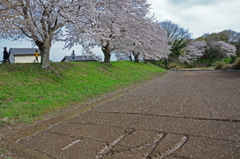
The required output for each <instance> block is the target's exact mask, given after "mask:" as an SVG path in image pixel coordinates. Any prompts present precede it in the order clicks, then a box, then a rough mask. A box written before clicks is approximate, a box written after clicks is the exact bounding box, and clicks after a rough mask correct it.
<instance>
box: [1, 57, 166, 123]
mask: <svg viewBox="0 0 240 159" xmlns="http://www.w3.org/2000/svg"><path fill="white" fill-rule="evenodd" d="M111 64H112V65H111V66H107V65H105V64H104V63H98V62H86V63H84V62H80V63H51V65H52V69H51V70H43V69H41V68H40V66H39V65H38V64H6V65H4V64H2V65H0V90H1V91H0V119H4V118H7V119H8V121H19V122H26V123H31V122H34V121H36V120H39V119H43V118H44V117H43V116H44V115H46V114H51V113H53V112H54V111H57V110H61V109H64V108H68V107H69V106H72V105H77V104H79V103H82V102H84V101H86V100H88V99H91V98H95V97H99V96H101V95H103V94H105V93H108V92H111V91H114V90H117V89H119V88H124V87H127V86H131V85H132V84H136V83H140V82H143V81H146V80H149V79H151V78H153V77H154V76H155V75H156V74H159V73H162V72H165V71H166V70H164V69H162V68H159V67H156V66H154V65H151V64H148V65H146V64H143V63H140V64H137V63H135V62H123V61H121V62H111Z"/></svg>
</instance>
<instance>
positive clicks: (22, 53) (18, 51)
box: [9, 48, 41, 63]
mask: <svg viewBox="0 0 240 159" xmlns="http://www.w3.org/2000/svg"><path fill="white" fill-rule="evenodd" d="M36 50H37V51H38V53H40V51H39V49H37V48H10V50H9V54H10V57H9V59H10V62H11V63H33V62H34V60H35V59H36V57H35V55H34V53H35V52H36ZM38 62H39V63H40V62H41V55H39V56H38Z"/></svg>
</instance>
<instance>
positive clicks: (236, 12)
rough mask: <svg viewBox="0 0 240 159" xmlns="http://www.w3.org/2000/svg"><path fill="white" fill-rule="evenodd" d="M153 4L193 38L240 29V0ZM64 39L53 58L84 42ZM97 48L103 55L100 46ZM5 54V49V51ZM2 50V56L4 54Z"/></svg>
mask: <svg viewBox="0 0 240 159" xmlns="http://www.w3.org/2000/svg"><path fill="white" fill-rule="evenodd" d="M148 3H150V4H152V6H151V8H152V9H151V12H152V13H155V17H156V19H157V20H159V21H164V20H171V21H172V22H174V23H177V24H179V25H180V26H181V27H183V28H185V29H189V32H190V33H192V37H193V38H197V37H199V36H202V35H203V34H205V33H213V32H220V31H223V30H226V29H231V30H234V31H237V32H240V0H148ZM63 45H64V43H56V44H54V45H53V46H52V48H51V50H50V59H51V60H53V61H61V59H63V57H64V56H65V55H70V54H71V52H72V50H75V52H76V55H80V54H81V46H76V47H74V48H72V49H71V50H67V49H65V50H62V48H63ZM4 46H7V47H8V48H11V47H12V48H31V47H32V45H31V43H29V42H25V41H24V42H18V41H8V40H0V48H1V49H2V50H3V47H4ZM93 52H95V53H97V54H100V55H102V57H103V54H102V53H101V50H100V49H94V50H93ZM1 54H2V51H1ZM1 54H0V58H1V57H2V55H1Z"/></svg>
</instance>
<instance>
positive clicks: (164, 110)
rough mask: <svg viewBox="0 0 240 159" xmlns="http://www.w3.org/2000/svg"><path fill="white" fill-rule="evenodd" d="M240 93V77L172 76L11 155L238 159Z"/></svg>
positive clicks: (35, 136)
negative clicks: (20, 152)
mask: <svg viewBox="0 0 240 159" xmlns="http://www.w3.org/2000/svg"><path fill="white" fill-rule="evenodd" d="M239 88H240V72H223V71H173V72H171V73H170V74H169V75H168V76H167V77H165V78H163V79H160V80H157V81H155V82H152V83H150V84H148V85H145V86H143V87H140V88H138V89H135V90H131V91H127V93H125V94H122V95H121V96H118V97H117V98H114V99H111V100H109V101H107V102H105V103H101V104H100V106H98V107H96V108H94V109H91V110H89V111H86V112H84V113H82V114H80V115H77V116H75V117H73V118H70V119H68V120H65V121H62V122H59V123H55V124H54V125H51V124H49V126H47V127H46V128H42V130H41V131H38V132H37V133H29V134H25V136H24V135H22V136H23V137H22V138H18V140H17V141H14V144H15V148H14V149H13V151H14V150H15V151H16V152H17V149H23V152H22V154H21V155H20V154H19V158H47V159H48V158H49V159H50V158H57V159H90V158H92V159H96V158H97V159H100V158H103V159H104V158H106V159H113V158H119V159H127V158H134V159H141V158H145V159H155V158H211V159H212V158H226V159H230V158H236V159H237V158H240V89H239ZM15 139H16V138H15ZM16 145H17V146H16ZM18 147H19V148H18ZM18 153H19V151H18ZM13 154H14V152H13ZM15 155H17V153H15ZM23 156H24V157H23Z"/></svg>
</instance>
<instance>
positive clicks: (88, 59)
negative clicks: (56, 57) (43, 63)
mask: <svg viewBox="0 0 240 159" xmlns="http://www.w3.org/2000/svg"><path fill="white" fill-rule="evenodd" d="M96 58H97V59H99V60H102V59H101V58H99V57H96ZM66 59H68V60H69V61H72V56H65V57H64V58H63V59H62V61H61V62H64V61H65V60H66ZM74 61H76V62H77V61H97V60H96V59H95V58H93V57H92V56H75V59H74Z"/></svg>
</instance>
